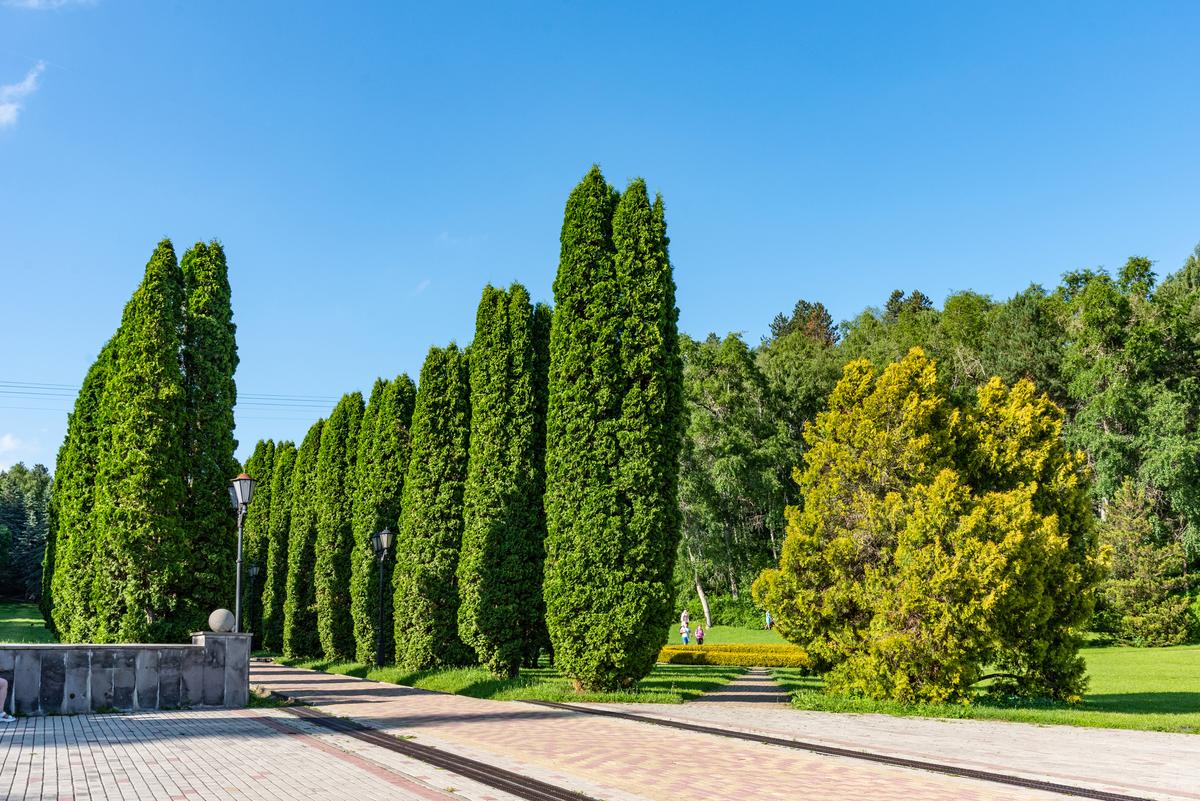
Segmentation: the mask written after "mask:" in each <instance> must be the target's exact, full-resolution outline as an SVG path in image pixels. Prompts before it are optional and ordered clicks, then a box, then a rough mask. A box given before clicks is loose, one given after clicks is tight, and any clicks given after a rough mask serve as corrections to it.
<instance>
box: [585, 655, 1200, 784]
mask: <svg viewBox="0 0 1200 801" xmlns="http://www.w3.org/2000/svg"><path fill="white" fill-rule="evenodd" d="M738 682H742V688H741V690H740V691H732V692H731V691H728V690H725V691H718V692H715V693H708V694H706V695H703V696H701V697H700V698H699V699H697V700H695V701H692V702H689V703H686V704H681V705H668V704H584V706H597V707H599V708H604V709H618V710H621V711H624V712H633V713H636V714H638V715H643V716H649V717H660V718H664V719H667V720H675V721H681V722H686V723H698V724H702V725H706V726H714V727H717V728H724V729H728V730H730V731H739V732H748V733H753V734H765V735H768V736H771V737H779V738H783V739H793V740H803V741H806V742H813V743H820V744H822V745H831V746H836V747H839V748H850V749H854V750H860V751H870V752H874V753H882V754H888V755H891V756H898V757H903V758H906V759H917V760H923V761H928V762H938V763H942V764H950V765H957V766H960V767H966V768H974V769H977V770H986V771H990V772H994V773H1005V774H1009V775H1013V776H1025V777H1029V778H1035V779H1043V780H1046V781H1052V782H1056V783H1058V784H1067V785H1076V786H1083V787H1090V788H1094V789H1098V790H1105V791H1108V792H1114V793H1121V794H1123V795H1132V796H1139V797H1148V798H1161V799H1171V800H1172V801H1196V800H1197V799H1200V736H1197V735H1194V734H1168V733H1165V732H1148V731H1129V730H1123V729H1098V728H1083V727H1076V726H1049V725H1035V724H1028V723H1010V722H1007V721H991V720H942V719H931V718H913V717H893V716H890V715H858V714H835V713H829V712H807V711H801V710H797V709H791V708H790V707H787V706H781V705H778V704H772V703H763V702H766V701H770V698H771V696H770V687H771V686H775V687H778V685H776V684H775V682H774V680H773V679H771V677H770V675H769V674H768V673H767V672H766V671H761V672H758V671H755V672H748V673H747V674H743V676H742V677H740V678H739V679H735V681H734V682H732V683H731V685H732V684H737V683H738ZM739 701H742V703H738V702H739ZM755 701H757V702H758V703H753V702H755Z"/></svg>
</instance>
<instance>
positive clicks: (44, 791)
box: [0, 709, 514, 801]
mask: <svg viewBox="0 0 1200 801" xmlns="http://www.w3.org/2000/svg"><path fill="white" fill-rule="evenodd" d="M0 798H3V799H6V800H7V801H26V800H27V799H28V800H30V801H32V799H39V801H40V799H56V800H62V801H65V800H66V799H103V800H104V801H117V800H118V799H119V800H120V801H150V800H151V799H153V801H159V800H160V799H161V800H162V801H209V800H210V799H211V800H212V801H232V800H233V799H238V800H239V801H276V800H277V799H288V800H292V799H294V800H295V801H326V800H328V801H334V800H335V799H346V798H352V799H354V800H355V801H382V799H399V800H400V801H448V799H469V800H470V801H513V799H514V797H513V796H510V795H508V794H506V793H501V792H497V791H495V790H492V789H490V788H487V787H484V786H482V785H478V784H475V783H474V782H470V781H467V780H465V779H463V778H462V777H460V776H457V775H455V774H452V773H448V772H445V771H441V770H439V769H436V768H433V767H431V766H429V765H426V764H425V763H423V762H417V761H415V760H411V759H408V758H407V757H404V756H402V755H399V754H394V753H392V752H390V751H387V750H385V749H382V748H377V747H374V746H370V745H367V744H365V743H362V742H360V741H358V740H355V739H353V738H350V737H347V736H345V735H338V734H331V733H329V732H327V731H326V730H324V729H321V728H318V727H315V726H312V725H310V724H308V723H306V722H304V721H301V720H298V719H297V718H295V717H294V716H292V715H290V714H288V713H286V712H284V711H282V710H278V709H246V710H238V711H235V712H231V711H226V710H201V711H174V712H162V711H158V712H138V713H132V714H127V715H121V714H112V715H76V716H53V717H28V718H20V719H19V720H18V721H17V722H16V723H12V724H6V725H0Z"/></svg>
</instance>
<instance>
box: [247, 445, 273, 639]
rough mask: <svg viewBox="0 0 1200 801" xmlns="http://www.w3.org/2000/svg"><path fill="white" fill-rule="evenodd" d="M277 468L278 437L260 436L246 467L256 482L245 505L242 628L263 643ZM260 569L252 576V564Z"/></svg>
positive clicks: (248, 473)
mask: <svg viewBox="0 0 1200 801" xmlns="http://www.w3.org/2000/svg"><path fill="white" fill-rule="evenodd" d="M274 468H275V441H274V440H270V439H266V440H262V439H260V440H259V441H258V442H257V443H256V444H255V446H254V452H253V453H252V454H251V455H250V458H249V459H247V460H246V464H245V466H244V467H243V469H244V470H245V472H246V474H247V475H249V476H250V477H251V478H253V479H254V480H255V481H256V482H257V483H256V484H255V486H254V499H253V502H252V503H251V504H250V506H249V507H247V509H246V524H245V531H244V538H243V543H242V631H248V632H250V633H251V634H253V635H254V643H255V645H256V646H259V645H260V644H261V643H262V620H263V603H262V594H263V584H264V583H265V581H266V577H265V576H263V575H262V568H263V566H264V565H265V564H266V561H267V548H268V542H269V540H270V530H271V507H272V505H273V504H272V495H271V484H272V481H271V479H272V475H273V472H274ZM251 565H255V566H257V567H258V569H259V575H258V576H255V577H251V576H250V566H251Z"/></svg>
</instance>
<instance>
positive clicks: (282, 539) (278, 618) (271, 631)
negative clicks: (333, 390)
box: [260, 441, 296, 652]
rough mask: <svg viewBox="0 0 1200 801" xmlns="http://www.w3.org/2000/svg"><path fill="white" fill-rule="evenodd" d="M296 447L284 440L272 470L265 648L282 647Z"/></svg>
mask: <svg viewBox="0 0 1200 801" xmlns="http://www.w3.org/2000/svg"><path fill="white" fill-rule="evenodd" d="M295 465H296V446H295V444H294V443H292V442H287V441H284V442H281V443H279V445H278V446H276V448H275V462H274V464H273V466H272V470H271V519H270V521H269V525H268V526H267V546H266V561H265V565H264V567H263V572H262V574H261V576H260V578H261V579H262V583H263V593H262V647H263V648H265V649H266V650H268V651H271V652H278V651H281V650H283V603H284V599H285V598H286V596H287V592H286V588H287V568H288V530H289V528H290V526H291V520H292V493H291V488H292V472H293V470H294V468H295Z"/></svg>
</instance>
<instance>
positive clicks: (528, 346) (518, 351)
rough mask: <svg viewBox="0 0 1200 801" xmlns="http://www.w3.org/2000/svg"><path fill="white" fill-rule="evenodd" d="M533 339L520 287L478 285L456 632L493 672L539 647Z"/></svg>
mask: <svg viewBox="0 0 1200 801" xmlns="http://www.w3.org/2000/svg"><path fill="white" fill-rule="evenodd" d="M538 333H539V332H538V330H537V321H536V319H535V312H534V307H533V305H532V304H531V303H530V301H529V293H528V292H526V291H525V288H524V287H522V286H521V285H520V284H514V285H513V286H512V287H511V288H510V289H509V291H508V292H507V293H506V292H505V291H504V290H501V289H496V288H494V287H492V286H490V285H489V286H487V287H485V288H484V290H483V298H482V299H481V300H480V303H479V310H478V313H477V315H476V322H475V341H474V342H473V343H472V344H471V349H470V356H469V361H470V381H471V437H470V461H469V469H468V472H467V483H466V489H465V500H464V529H463V540H462V553H461V556H460V560H459V565H458V582H459V592H460V594H461V605H460V606H459V610H458V630H459V634H460V635H461V637H462V639H463V641H464V642H466V643H467V644H468V645H470V646H471V647H472V648H474V649H475V653H476V655H477V656H478V657H479V661H480V662H481V663H482V664H483V665H484V666H486V667H487V668H488V669H489V670H491V671H492V672H493V673H495V674H496V675H498V676H514V675H516V673H517V671H518V669H519V668H520V666H521V663H522V662H523V661H524V660H525V659H526V657H527V655H528V654H530V653H531V652H532V653H536V649H537V646H538V645H540V642H541V638H540V637H539V636H538V634H539V632H538V629H539V626H538V622H539V621H540V619H541V617H540V614H539V613H540V611H541V607H542V597H541V596H542V563H543V554H544V551H543V547H544V546H543V540H544V539H545V524H546V523H545V515H544V513H543V509H542V493H543V490H544V481H545V479H544V472H543V469H544V465H543V461H542V458H543V454H544V438H545V430H544V427H543V423H542V420H543V419H544V415H545V412H544V407H543V406H542V404H541V401H542V400H543V399H544V397H545V393H544V392H542V391H541V389H540V387H541V385H543V384H544V383H545V374H544V373H543V372H542V370H544V368H545V362H544V359H543V358H542V355H541V354H540V353H539V351H538V344H539V342H538V339H539V337H538Z"/></svg>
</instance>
